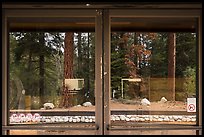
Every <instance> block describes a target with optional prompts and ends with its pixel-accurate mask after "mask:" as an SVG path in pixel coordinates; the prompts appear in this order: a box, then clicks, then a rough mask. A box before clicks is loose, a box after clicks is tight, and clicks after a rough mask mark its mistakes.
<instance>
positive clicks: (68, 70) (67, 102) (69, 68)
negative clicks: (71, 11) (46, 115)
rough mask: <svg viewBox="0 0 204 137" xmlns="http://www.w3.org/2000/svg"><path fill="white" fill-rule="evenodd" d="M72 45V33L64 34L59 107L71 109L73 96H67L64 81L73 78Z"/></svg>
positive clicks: (67, 91)
mask: <svg viewBox="0 0 204 137" xmlns="http://www.w3.org/2000/svg"><path fill="white" fill-rule="evenodd" d="M73 44H74V33H73V32H66V33H65V49H64V80H63V93H62V100H61V105H60V106H61V107H65V108H68V107H71V106H73V104H72V102H73V101H72V97H73V95H71V94H69V90H68V88H67V87H65V79H71V78H73V51H74V49H73Z"/></svg>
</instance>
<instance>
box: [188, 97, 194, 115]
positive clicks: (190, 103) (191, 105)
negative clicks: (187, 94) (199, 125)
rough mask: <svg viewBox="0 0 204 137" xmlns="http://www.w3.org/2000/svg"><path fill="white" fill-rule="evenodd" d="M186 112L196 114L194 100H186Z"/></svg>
mask: <svg viewBox="0 0 204 137" xmlns="http://www.w3.org/2000/svg"><path fill="white" fill-rule="evenodd" d="M187 112H196V98H187Z"/></svg>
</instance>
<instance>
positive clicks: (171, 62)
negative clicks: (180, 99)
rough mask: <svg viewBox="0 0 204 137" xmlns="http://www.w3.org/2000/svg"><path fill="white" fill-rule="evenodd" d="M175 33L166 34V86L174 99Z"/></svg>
mask: <svg viewBox="0 0 204 137" xmlns="http://www.w3.org/2000/svg"><path fill="white" fill-rule="evenodd" d="M175 68H176V34H175V33H169V34H168V88H169V92H170V94H171V99H172V100H173V101H175Z"/></svg>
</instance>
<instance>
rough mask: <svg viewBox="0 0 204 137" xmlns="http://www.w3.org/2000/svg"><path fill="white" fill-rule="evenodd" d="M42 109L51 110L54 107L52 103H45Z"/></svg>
mask: <svg viewBox="0 0 204 137" xmlns="http://www.w3.org/2000/svg"><path fill="white" fill-rule="evenodd" d="M43 107H44V109H53V108H54V107H55V106H54V104H53V103H45V104H44V105H43Z"/></svg>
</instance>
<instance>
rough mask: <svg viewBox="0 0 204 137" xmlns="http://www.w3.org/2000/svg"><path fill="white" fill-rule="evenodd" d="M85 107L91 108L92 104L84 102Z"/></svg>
mask: <svg viewBox="0 0 204 137" xmlns="http://www.w3.org/2000/svg"><path fill="white" fill-rule="evenodd" d="M83 106H85V107H89V106H92V104H91V102H84V103H83Z"/></svg>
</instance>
